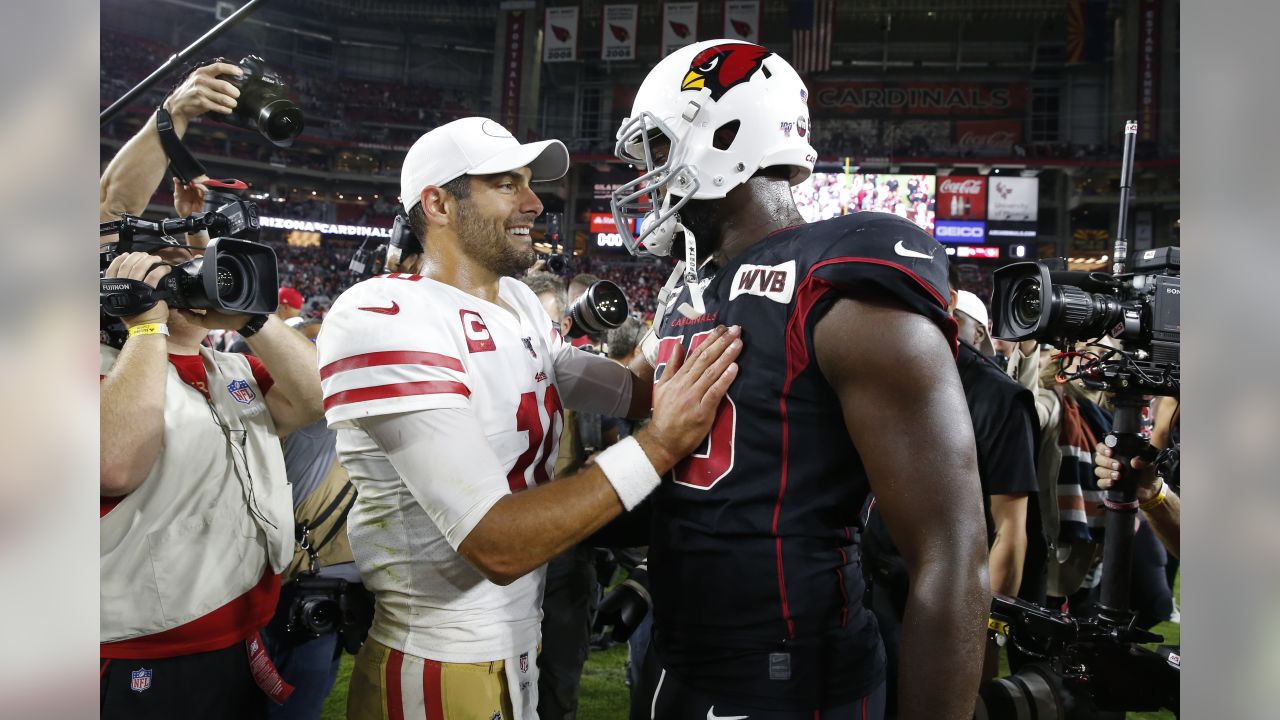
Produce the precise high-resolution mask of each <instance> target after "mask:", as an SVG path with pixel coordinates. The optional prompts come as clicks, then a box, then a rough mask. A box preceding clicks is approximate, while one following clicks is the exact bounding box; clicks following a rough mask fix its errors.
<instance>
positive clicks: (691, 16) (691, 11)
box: [662, 2, 698, 57]
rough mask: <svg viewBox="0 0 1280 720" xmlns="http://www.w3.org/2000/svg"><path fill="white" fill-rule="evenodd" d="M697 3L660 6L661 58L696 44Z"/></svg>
mask: <svg viewBox="0 0 1280 720" xmlns="http://www.w3.org/2000/svg"><path fill="white" fill-rule="evenodd" d="M697 40H698V3H696V2H669V3H663V4H662V57H666V56H668V55H670V54H671V53H672V52H674V51H676V50H678V49H680V48H682V47H684V46H685V45H689V44H690V43H693V42H697Z"/></svg>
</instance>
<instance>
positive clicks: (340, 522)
mask: <svg viewBox="0 0 1280 720" xmlns="http://www.w3.org/2000/svg"><path fill="white" fill-rule="evenodd" d="M348 496H350V497H348ZM355 501H356V499H355V491H354V486H353V485H352V484H351V483H350V482H347V483H344V484H343V486H342V488H341V489H340V490H339V491H338V493H337V494H336V495H335V496H334V498H333V499H332V500H331V501H330V502H329V504H328V505H326V506H325V508H324V509H323V510H321V511H320V512H319V513H318V514H317V515H316V517H315V518H314V519H311V520H301V521H299V522H297V523H296V524H295V525H294V537H295V538H296V539H297V542H298V547H299V548H301V549H302V550H303V551H304V552H305V553H307V557H308V559H309V561H310V569H309V572H310V573H311V574H313V575H314V574H315V573H318V572H319V571H320V568H321V562H320V551H321V550H322V549H324V548H325V547H326V546H327V545H328V544H329V543H330V542H331V541H332V540H333V539H334V538H335V537H336V536H337V535H338V533H340V532H342V531H343V530H344V529H346V520H347V514H348V513H349V512H351V506H352V505H354V504H355ZM339 508H341V514H340V515H339V516H338V517H337V519H336V520H335V521H334V522H333V523H332V524H331V525H330V526H329V531H328V532H327V533H325V535H324V537H323V538H321V539H320V541H319V542H315V541H314V539H313V537H312V535H311V531H312V530H313V529H314V530H319V529H320V528H321V527H322V526H323V524H324V523H325V521H327V520H328V519H329V517H330V516H332V515H333V514H334V513H335V512H338V510H339Z"/></svg>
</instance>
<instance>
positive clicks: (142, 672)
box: [129, 668, 151, 693]
mask: <svg viewBox="0 0 1280 720" xmlns="http://www.w3.org/2000/svg"><path fill="white" fill-rule="evenodd" d="M150 687H151V671H150V670H147V669H146V668H138V669H137V670H134V671H133V672H131V673H129V689H130V690H132V691H134V692H136V693H140V692H142V691H143V690H146V689H148V688H150Z"/></svg>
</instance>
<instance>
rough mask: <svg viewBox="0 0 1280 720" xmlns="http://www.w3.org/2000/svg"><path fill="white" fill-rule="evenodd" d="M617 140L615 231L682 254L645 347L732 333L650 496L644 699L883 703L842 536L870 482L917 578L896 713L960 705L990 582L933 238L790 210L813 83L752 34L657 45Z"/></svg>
mask: <svg viewBox="0 0 1280 720" xmlns="http://www.w3.org/2000/svg"><path fill="white" fill-rule="evenodd" d="M617 137H618V143H617V148H616V152H617V154H618V155H619V157H621V158H623V159H625V160H627V161H628V162H631V163H633V164H634V165H636V166H637V167H638V168H639V169H640V170H641V171H642V173H643V174H642V176H641V177H639V178H638V179H636V180H635V181H633V182H630V183H628V184H626V185H624V186H622V187H621V188H619V189H618V191H617V192H615V193H614V196H613V210H614V214H615V219H616V220H617V224H618V227H628V223H629V222H630V221H631V220H632V219H634V218H643V219H644V222H643V225H642V226H641V229H640V235H639V236H638V237H635V238H632V237H629V236H624V239H625V240H627V241H628V243H629V247H630V248H631V249H632V250H633V252H639V253H648V254H652V255H668V254H672V251H673V249H674V250H675V254H676V256H677V257H680V258H683V260H684V262H683V263H681V264H679V265H677V269H676V272H675V273H673V276H672V281H671V282H669V283H668V287H667V288H665V289H664V293H663V295H662V297H661V299H660V300H661V302H662V305H661V308H660V310H659V314H658V316H657V317H656V318H655V322H654V330H655V332H654V333H653V334H651V336H650V337H648V338H647V339H646V342H645V343H644V348H645V353H644V354H645V357H646V359H647V363H648V364H649V365H651V366H652V367H653V368H654V369H655V373H656V374H657V376H659V377H660V376H661V373H662V371H663V369H664V367H665V365H666V362H667V359H668V358H669V357H670V356H671V355H672V354H673V353H674V352H675V351H676V349H677V348H681V347H683V348H685V350H686V352H687V351H688V349H689V348H693V347H696V346H697V345H698V344H699V343H701V342H703V341H704V340H706V339H707V338H708V337H709V333H710V331H711V329H712V328H713V327H714V326H716V325H719V324H739V325H741V327H742V337H743V341H744V349H743V351H742V355H741V356H740V357H739V361H738V362H739V375H738V379H737V381H736V382H735V383H734V384H733V386H732V387H731V388H730V390H729V393H728V395H727V396H726V398H725V399H724V401H723V402H722V403H721V405H720V408H719V412H718V415H717V419H716V422H715V424H714V425H713V427H712V430H711V434H710V435H709V436H708V439H707V441H706V442H705V443H704V444H703V446H702V447H701V448H699V449H698V450H696V451H695V452H694V453H693V454H692V455H690V456H688V457H687V458H686V459H685V460H684V461H682V462H681V463H680V464H678V465H677V466H676V467H675V469H674V470H673V471H672V472H671V473H670V474H669V475H668V476H667V477H666V478H665V479H664V481H663V484H662V486H661V487H660V488H659V489H658V491H656V492H655V494H654V496H653V520H652V528H651V537H650V552H649V563H648V567H649V576H650V581H651V584H650V587H651V590H652V597H653V603H654V605H653V611H654V627H655V630H654V634H653V638H652V646H651V648H652V651H651V652H650V653H648V654H647V656H646V660H645V665H646V667H645V670H644V676H645V682H644V687H643V688H641V692H642V693H644V695H642V696H641V697H642V702H641V703H639V705H642V706H643V709H642V711H641V713H640V714H642V716H643V717H646V718H649V717H652V718H661V719H663V720H666V719H671V718H680V719H683V718H693V719H696V720H704V718H705V720H717V719H719V720H728V719H729V718H738V719H744V718H750V719H751V720H766V719H774V720H783V719H787V720H790V719H791V718H795V719H797V720H798V719H800V718H803V719H804V720H812V719H813V718H835V717H854V718H874V717H879V716H880V715H881V714H882V713H883V702H884V674H885V668H884V663H885V660H884V650H883V648H882V647H881V644H880V639H879V636H878V633H877V629H876V625H875V620H874V618H873V617H872V615H871V614H870V613H869V612H868V611H867V610H866V609H865V608H864V607H863V605H862V598H863V592H864V589H865V588H864V585H863V580H862V572H861V568H860V567H859V563H858V550H857V542H858V541H857V537H858V532H859V525H858V511H859V509H860V508H861V507H862V505H863V502H864V501H865V500H866V498H867V495H868V493H871V492H874V493H875V495H876V497H877V499H878V502H879V507H880V508H881V511H882V512H883V514H884V517H885V520H886V523H887V525H888V527H889V530H890V533H891V534H892V537H893V539H894V540H895V542H896V543H897V544H898V546H899V547H900V548H901V550H902V554H903V556H904V558H905V560H906V563H907V565H908V568H909V572H910V576H911V579H912V583H911V593H910V597H909V599H908V602H907V609H906V622H905V625H906V626H905V629H904V631H903V635H902V646H901V647H902V671H901V677H902V687H901V695H900V703H899V707H900V709H901V717H903V718H929V720H939V719H946V718H954V719H957V720H958V719H959V718H966V719H967V718H969V717H971V716H972V713H973V707H974V699H975V697H976V693H977V688H978V681H979V672H980V669H981V665H982V653H983V646H984V637H985V632H986V617H987V613H988V608H989V604H990V593H989V591H988V582H987V575H986V531H985V526H984V520H983V506H982V499H981V491H980V486H979V482H978V472H977V467H976V460H975V451H974V440H973V431H972V428H971V426H970V422H969V413H968V410H967V408H966V405H965V398H964V393H963V391H962V389H961V386H960V381H959V377H958V375H957V371H956V364H955V355H954V353H955V351H956V327H955V323H954V321H953V320H952V319H951V318H950V316H949V315H948V314H947V299H948V297H947V296H948V284H947V257H946V254H945V253H944V252H943V250H942V248H941V247H940V246H939V245H938V244H937V242H935V241H934V239H933V238H932V237H930V236H929V235H928V234H927V233H925V232H924V231H922V230H920V229H919V228H917V227H916V226H915V225H913V224H912V223H911V222H909V221H907V220H905V219H903V218H899V217H896V216H894V215H890V214H886V213H876V212H862V213H856V214H853V215H847V216H843V217H839V218H835V219H832V220H827V221H823V222H818V223H813V224H809V225H806V224H805V223H804V221H803V219H802V218H801V216H800V214H799V212H798V211H797V210H796V207H795V203H794V201H793V200H792V197H791V191H790V186H791V185H794V184H796V183H799V182H802V181H803V180H805V179H806V178H807V177H808V176H809V174H810V172H811V170H812V169H813V163H814V160H815V159H816V154H815V152H814V150H813V148H812V146H811V145H810V139H811V136H810V126H809V110H808V91H807V90H806V88H805V86H804V84H803V83H802V82H801V80H800V78H799V76H798V75H797V74H796V72H795V70H793V69H792V68H791V66H790V65H789V64H788V63H787V62H786V61H785V60H783V59H782V58H781V57H778V56H777V55H775V54H773V53H772V52H770V51H768V50H767V49H765V48H762V47H759V46H757V45H752V44H749V43H744V42H738V41H731V40H715V41H707V42H701V43H696V44H694V45H690V46H688V47H685V48H682V49H680V50H677V51H676V52H674V53H672V54H670V55H668V56H667V57H666V58H665V59H664V60H662V61H661V62H660V63H659V64H658V65H657V66H656V67H655V68H654V69H653V70H652V71H651V72H650V73H649V75H648V77H647V78H646V79H645V81H644V83H643V84H642V85H641V87H640V89H639V91H638V92H637V94H636V100H635V105H634V107H633V109H632V112H631V116H630V117H629V118H628V119H626V120H624V121H623V124H622V126H621V128H620V129H619V130H618V135H617ZM680 280H682V281H683V282H682V284H681V282H679V281H680ZM633 714H634V711H633Z"/></svg>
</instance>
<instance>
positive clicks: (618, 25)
mask: <svg viewBox="0 0 1280 720" xmlns="http://www.w3.org/2000/svg"><path fill="white" fill-rule="evenodd" d="M636 15H637V13H636V5H605V6H604V22H602V23H600V59H601V60H635V59H636Z"/></svg>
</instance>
